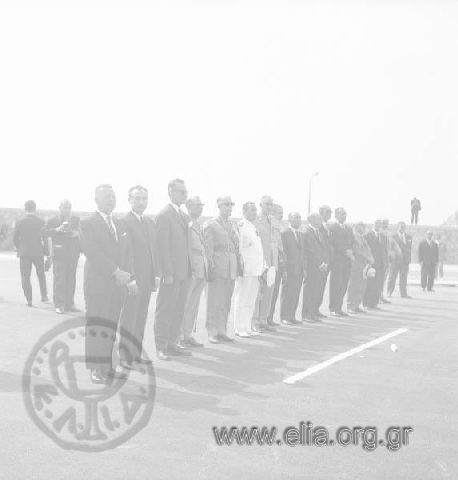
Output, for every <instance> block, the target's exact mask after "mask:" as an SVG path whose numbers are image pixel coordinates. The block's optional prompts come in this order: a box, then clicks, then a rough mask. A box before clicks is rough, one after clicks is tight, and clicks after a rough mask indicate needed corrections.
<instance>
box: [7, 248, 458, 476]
mask: <svg viewBox="0 0 458 480" xmlns="http://www.w3.org/2000/svg"><path fill="white" fill-rule="evenodd" d="M81 263H82V262H81ZM78 277H79V278H78V285H79V288H78V294H77V303H78V304H79V306H81V307H82V306H83V301H82V296H81V288H80V287H81V285H82V283H81V282H82V278H81V269H80V270H79V272H78ZM48 280H49V281H48V283H49V284H50V283H51V276H49V278H48ZM409 288H410V292H409V293H410V294H411V295H412V297H413V298H412V299H401V298H399V297H393V298H392V303H391V304H390V305H386V306H383V310H382V311H380V312H371V313H369V314H361V315H358V316H352V317H349V318H343V319H340V318H339V319H336V318H332V319H331V318H329V319H326V320H325V321H324V322H323V323H321V324H308V325H305V326H298V327H281V328H279V329H278V330H277V332H275V333H269V334H264V335H262V337H260V338H257V339H248V340H244V339H238V340H237V341H236V342H235V343H234V344H230V345H209V344H208V342H207V341H206V336H205V330H204V327H203V324H204V315H205V304H204V302H202V305H201V312H200V315H199V320H198V329H197V338H198V339H199V340H201V341H203V342H205V343H206V345H205V347H204V348H203V349H200V350H196V351H195V352H196V353H195V354H194V355H193V357H192V358H188V359H179V360H173V361H170V362H162V363H159V362H158V361H156V360H155V357H154V342H153V329H152V323H153V322H152V320H153V318H152V317H153V315H152V313H153V312H154V300H153V302H152V305H151V308H150V315H149V321H148V326H147V331H146V334H145V345H146V349H147V352H148V354H149V355H150V357H151V358H152V359H153V360H154V369H155V375H156V384H157V390H156V396H155V403H154V411H153V414H152V416H151V418H150V420H149V422H148V424H147V426H146V427H145V428H143V429H142V430H141V431H140V432H138V433H137V434H136V435H134V436H133V437H132V438H130V439H129V440H127V441H126V442H125V443H122V444H121V445H119V446H118V447H117V448H114V449H111V450H107V451H103V452H79V451H74V450H68V449H67V450H66V449H63V448H61V447H60V446H58V445H56V444H55V443H54V442H53V441H52V440H51V439H50V438H49V437H48V436H46V435H45V434H44V433H43V432H42V431H41V430H40V429H39V428H37V426H36V425H35V424H34V423H33V422H32V420H31V418H30V416H29V414H28V413H27V411H26V409H25V406H24V399H23V392H22V374H23V369H24V364H25V362H26V359H27V357H28V356H29V354H30V352H31V350H32V349H33V347H34V345H35V344H36V342H37V340H38V339H39V338H40V336H41V335H43V334H44V333H46V332H47V331H48V330H49V329H51V328H53V327H55V326H57V325H59V324H61V323H62V322H63V321H64V320H65V319H66V318H70V316H69V315H64V316H59V315H57V314H55V312H54V311H53V308H52V306H51V305H50V304H41V303H40V302H39V301H38V302H36V307H35V308H28V307H26V306H25V303H24V300H23V297H22V292H21V289H20V280H19V267H18V262H17V259H16V258H15V257H14V256H13V255H8V254H4V255H0V297H1V298H0V344H1V346H0V352H1V353H0V405H1V406H2V408H1V412H2V413H1V415H0V428H1V432H2V435H1V439H0V478H2V479H3V478H4V479H7V480H15V479H20V480H24V479H27V480H29V479H30V480H34V479H37V480H41V479H50V478H52V479H65V480H67V479H68V480H73V479H78V480H79V479H81V478H83V479H85V480H95V479H110V480H117V479H123V480H124V479H127V480H131V479H132V480H133V479H138V480H149V479H182V478H186V479H214V478H215V479H216V478H218V479H234V478H242V479H258V478H259V479H278V478H281V479H309V478H310V479H323V480H324V479H352V480H356V479H385V478H386V479H391V480H398V479H399V480H401V479H402V480H408V479H415V480H417V479H422V480H423V479H424V480H434V479H456V478H458V455H457V454H456V453H457V451H458V441H457V434H458V413H457V401H456V399H457V397H458V387H457V382H456V371H457V365H458V349H457V341H458V325H457V313H458V289H457V288H454V287H449V286H445V285H439V286H438V287H437V288H436V291H435V292H434V293H429V292H423V291H422V290H421V288H419V286H417V285H411V286H410V287H409ZM37 290H38V286H37V282H36V280H35V281H34V291H35V292H36V291H37ZM324 311H325V313H326V309H324ZM400 329H402V331H401V330H400ZM394 332H399V333H397V334H396V335H395V336H392V337H391V338H388V339H387V340H384V341H380V343H376V344H375V345H372V344H373V343H374V341H378V340H377V339H383V338H384V337H386V336H388V335H390V334H394ZM371 342H372V343H371ZM367 344H369V345H372V346H368V347H367V348H365V347H364V346H365V345H367ZM360 347H361V348H360ZM346 352H347V353H346ZM348 352H349V353H348ZM352 352H354V353H352ZM342 354H344V355H342ZM317 366H320V367H319V369H318V370H317V371H315V373H311V374H310V375H307V376H305V377H303V378H301V379H299V380H297V381H295V382H293V383H290V384H288V383H285V381H284V380H286V379H288V378H291V377H293V376H295V375H298V374H299V376H300V375H301V372H305V371H308V369H310V368H313V367H317ZM301 421H302V422H311V424H313V426H323V427H326V428H327V429H328V431H329V435H330V438H334V437H335V436H336V431H337V430H338V429H339V427H343V426H345V427H349V428H350V429H353V427H356V426H359V427H362V428H365V427H368V426H371V427H374V428H375V429H377V435H378V439H379V440H383V438H384V435H385V432H386V430H387V429H388V428H389V427H406V428H407V427H410V429H411V430H412V431H411V433H410V435H409V442H408V444H406V445H402V446H400V447H399V449H396V451H390V450H389V449H388V448H387V446H386V445H385V446H382V445H379V444H378V443H377V448H374V449H373V450H372V451H368V450H367V449H366V448H363V446H362V442H359V444H358V445H348V446H342V445H333V446H321V447H318V446H308V445H297V446H288V445H287V444H286V441H285V438H284V437H283V431H284V430H285V429H286V428H287V427H289V426H295V427H297V428H298V429H299V427H300V422H301ZM223 426H227V427H231V426H237V427H243V426H246V427H252V426H259V427H262V426H267V427H269V428H270V427H276V428H277V429H278V434H277V437H276V438H277V440H278V441H277V440H276V441H275V442H274V444H273V445H262V446H261V445H257V444H256V442H254V444H252V445H250V446H248V445H243V446H241V445H236V444H232V445H230V446H228V445H221V446H220V445H218V444H217V442H216V439H215V436H214V433H213V430H212V428H213V427H217V428H221V427H223Z"/></svg>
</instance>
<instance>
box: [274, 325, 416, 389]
mask: <svg viewBox="0 0 458 480" xmlns="http://www.w3.org/2000/svg"><path fill="white" fill-rule="evenodd" d="M407 331H408V329H407V328H398V329H397V330H394V331H393V332H391V333H387V334H386V335H383V336H382V337H378V338H376V339H375V340H371V341H370V342H367V343H363V344H362V345H360V346H359V347H355V348H352V349H351V350H347V351H346V352H343V353H339V355H335V356H334V357H332V358H330V359H329V360H326V361H324V362H321V363H318V364H317V365H314V366H313V367H310V368H307V370H304V371H303V372H299V373H296V375H293V376H291V377H288V378H285V380H283V382H284V383H288V384H290V385H292V384H294V383H296V382H297V381H299V380H302V379H303V378H305V377H308V376H309V375H312V373H316V372H319V371H320V370H323V369H325V368H327V367H329V366H330V365H334V363H337V362H340V361H342V360H344V359H346V358H348V357H351V356H352V355H354V354H355V353H359V352H362V351H363V350H366V349H368V348H371V347H373V346H374V345H378V344H379V343H382V342H384V341H385V340H388V339H390V338H393V337H396V336H397V335H401V333H405V332H407Z"/></svg>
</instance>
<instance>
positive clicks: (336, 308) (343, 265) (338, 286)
mask: <svg viewBox="0 0 458 480" xmlns="http://www.w3.org/2000/svg"><path fill="white" fill-rule="evenodd" d="M350 272H351V261H350V259H347V258H335V259H334V262H333V264H332V268H331V278H330V280H329V310H330V311H331V312H340V311H342V304H343V299H344V297H345V293H346V291H347V287H348V281H349V279H350Z"/></svg>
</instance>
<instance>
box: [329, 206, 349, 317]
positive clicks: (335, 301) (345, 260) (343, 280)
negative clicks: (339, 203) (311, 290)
mask: <svg viewBox="0 0 458 480" xmlns="http://www.w3.org/2000/svg"><path fill="white" fill-rule="evenodd" d="M334 216H335V218H336V223H334V224H333V225H332V226H331V227H330V231H331V245H332V251H333V258H332V263H331V278H330V280H329V283H330V284H329V311H330V312H331V315H332V316H334V317H347V316H348V314H347V313H344V312H343V311H342V305H343V299H344V297H345V293H346V292H347V287H348V281H349V279H350V272H351V264H352V261H353V260H354V257H353V243H354V236H353V230H352V229H351V227H349V226H348V225H346V224H345V220H346V219H347V212H346V211H345V209H344V208H336V209H335V212H334Z"/></svg>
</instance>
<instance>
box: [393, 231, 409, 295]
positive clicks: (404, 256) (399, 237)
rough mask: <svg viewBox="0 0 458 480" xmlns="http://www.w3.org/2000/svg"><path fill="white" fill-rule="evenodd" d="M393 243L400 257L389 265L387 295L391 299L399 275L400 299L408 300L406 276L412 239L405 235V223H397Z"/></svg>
mask: <svg viewBox="0 0 458 480" xmlns="http://www.w3.org/2000/svg"><path fill="white" fill-rule="evenodd" d="M393 241H394V242H396V244H397V245H398V246H399V251H400V252H401V255H400V256H399V258H395V259H393V261H392V262H391V264H390V274H389V277H388V287H387V290H388V295H389V296H390V297H391V295H393V292H394V288H395V287H396V280H397V277H398V274H399V291H400V292H401V297H403V298H410V297H409V295H407V275H408V274H409V265H410V262H411V260H412V237H411V236H410V235H408V234H407V233H406V223H405V222H399V224H398V232H397V233H396V234H394V235H393Z"/></svg>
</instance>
